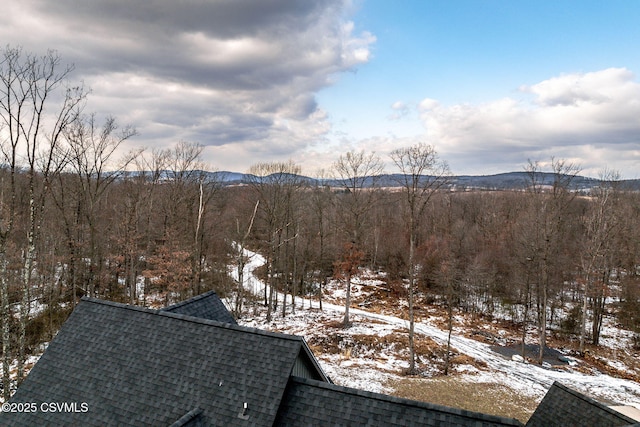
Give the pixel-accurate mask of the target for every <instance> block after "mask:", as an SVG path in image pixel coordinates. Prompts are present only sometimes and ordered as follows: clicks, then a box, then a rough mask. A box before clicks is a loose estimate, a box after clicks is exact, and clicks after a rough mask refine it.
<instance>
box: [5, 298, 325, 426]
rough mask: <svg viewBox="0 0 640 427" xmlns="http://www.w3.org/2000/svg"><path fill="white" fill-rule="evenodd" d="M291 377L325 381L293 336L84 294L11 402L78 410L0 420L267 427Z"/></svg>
mask: <svg viewBox="0 0 640 427" xmlns="http://www.w3.org/2000/svg"><path fill="white" fill-rule="evenodd" d="M316 368H317V369H316ZM292 373H294V374H296V375H300V374H301V373H302V374H303V375H308V376H310V377H313V378H315V379H318V380H327V378H326V377H325V376H324V374H323V373H322V371H321V370H320V368H319V367H318V366H317V363H316V362H315V359H314V358H313V356H312V355H311V352H310V350H309V349H308V347H307V345H306V344H305V342H304V340H303V339H302V338H300V337H296V336H292V335H285V334H278V333H271V332H265V331H261V330H258V329H253V328H246V327H241V326H236V325H230V324H224V323H221V322H215V321H211V320H206V319H198V318H195V317H190V316H185V315H182V314H176V313H172V312H167V311H156V310H149V309H144V308H139V307H134V306H127V305H124V304H118V303H113V302H106V301H101V300H96V299H88V298H85V299H83V300H82V301H81V302H80V304H78V306H77V307H76V308H75V310H74V311H73V313H72V314H71V316H70V317H69V319H68V320H67V322H66V323H65V324H64V325H63V327H62V328H61V330H60V332H59V333H58V335H57V336H56V337H55V339H54V340H53V341H52V342H51V344H50V345H49V347H48V348H47V351H45V353H44V354H43V355H42V357H41V358H40V360H39V361H38V363H37V364H36V365H35V366H34V367H33V369H32V370H31V372H30V374H29V376H28V377H27V378H26V380H25V381H24V382H23V383H22V385H21V386H20V387H19V389H18V391H17V392H16V394H15V395H14V396H13V397H12V399H11V402H15V403H18V402H35V403H36V405H37V406H38V407H39V405H41V403H43V402H69V403H73V402H76V403H77V407H78V408H79V411H78V412H56V413H51V412H43V411H42V410H38V411H36V412H35V413H2V414H0V424H3V425H15V426H22V425H24V426H34V425H86V426H90V425H96V426H109V425H165V426H169V425H172V424H174V423H175V425H183V426H197V425H207V426H213V425H225V426H249V425H252V426H256V425H257V426H260V425H261V426H271V425H273V423H274V420H275V417H276V414H277V411H278V408H279V405H280V401H281V398H282V395H283V393H284V391H285V388H286V386H287V382H288V379H289V376H290V375H291V374H292ZM82 403H86V408H87V410H86V411H84V412H83V411H82V410H81V409H82V406H81V404H82Z"/></svg>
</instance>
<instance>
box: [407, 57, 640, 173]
mask: <svg viewBox="0 0 640 427" xmlns="http://www.w3.org/2000/svg"><path fill="white" fill-rule="evenodd" d="M521 89H522V92H523V93H526V94H529V96H530V97H532V99H514V98H503V99H499V100H495V101H492V102H488V103H485V104H478V105H472V104H460V105H453V106H443V105H440V104H438V103H437V101H434V100H431V99H425V100H424V101H422V102H421V103H420V105H419V111H420V117H421V120H422V123H423V125H424V126H425V128H426V136H427V139H428V140H429V142H431V143H433V144H435V145H436V146H437V147H438V149H439V151H440V152H441V153H442V154H443V156H444V157H449V158H450V164H451V166H452V169H454V172H455V168H456V164H457V165H458V167H462V168H463V169H469V168H473V169H474V170H483V168H484V170H485V171H486V172H487V173H492V172H500V171H506V170H513V169H514V166H515V165H523V164H525V163H526V162H527V159H532V160H545V159H548V158H549V157H550V156H554V157H558V158H566V159H568V160H572V161H575V162H577V163H580V164H581V166H582V167H583V170H584V172H585V173H586V174H589V175H593V176H597V173H598V171H599V170H602V169H604V168H605V167H607V168H609V169H616V170H619V171H620V172H621V173H622V174H623V176H625V177H628V178H635V177H638V175H637V172H635V171H636V170H637V169H638V166H639V165H640V153H639V151H638V148H639V147H640V84H639V83H638V82H637V81H636V80H635V76H634V75H633V73H632V72H630V71H629V70H627V69H624V68H611V69H606V70H602V71H596V72H591V73H585V74H578V73H576V74H567V75H562V76H559V77H554V78H551V79H548V80H545V81H542V82H540V83H537V84H535V85H532V86H529V87H523V88H521Z"/></svg>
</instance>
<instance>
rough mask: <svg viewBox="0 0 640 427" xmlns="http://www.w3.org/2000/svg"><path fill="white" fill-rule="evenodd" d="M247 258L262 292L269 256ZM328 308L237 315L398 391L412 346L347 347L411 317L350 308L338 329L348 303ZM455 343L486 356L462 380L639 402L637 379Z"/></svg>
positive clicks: (307, 305)
mask: <svg viewBox="0 0 640 427" xmlns="http://www.w3.org/2000/svg"><path fill="white" fill-rule="evenodd" d="M246 255H247V259H248V262H247V264H246V266H245V271H244V277H245V278H246V279H247V280H249V282H250V283H251V287H250V288H251V290H252V291H253V292H256V291H258V292H260V293H262V292H263V291H264V286H265V284H264V283H262V282H261V281H260V280H259V279H258V278H257V277H255V276H254V275H253V274H252V272H253V270H254V269H255V268H257V267H259V266H261V265H262V264H263V263H264V262H265V261H264V259H263V257H262V256H261V255H260V254H257V253H254V252H250V251H246ZM232 274H236V276H235V277H236V279H237V272H232ZM359 291H360V287H359V286H358V284H357V283H356V285H355V286H354V287H353V288H352V292H353V293H352V296H353V295H357V294H358V292H359ZM327 293H329V292H327ZM258 295H259V294H258ZM332 297H337V295H332ZM282 298H283V297H282V295H281V294H280V295H279V296H278V299H279V300H280V301H282ZM280 307H281V305H280ZM322 307H323V311H320V310H319V307H318V301H316V300H313V301H311V300H309V299H302V298H296V311H295V314H293V313H291V308H290V307H289V308H288V309H287V310H288V312H287V315H286V317H282V315H281V313H280V312H278V313H274V316H273V321H272V322H271V323H270V324H265V320H264V315H263V314H261V313H260V312H259V311H257V310H259V309H258V308H254V310H256V311H254V313H255V314H256V316H254V318H244V319H239V322H240V324H245V325H248V326H253V327H258V328H267V329H270V330H274V331H281V332H286V333H291V334H296V335H302V336H304V337H305V338H306V339H307V341H308V342H309V344H310V346H311V347H312V349H313V350H314V352H315V353H316V356H317V357H318V359H319V360H320V361H321V363H322V368H323V369H324V370H325V371H326V372H327V374H328V375H329V376H330V377H331V378H332V379H333V380H334V381H335V382H337V383H339V384H341V385H346V386H350V387H355V388H360V389H365V390H369V391H376V392H391V391H392V390H389V389H388V387H387V386H386V384H388V383H389V380H390V379H392V378H398V377H399V376H400V375H401V372H402V370H403V369H406V367H407V366H408V363H407V362H406V359H407V358H408V357H407V352H406V349H402V348H399V347H398V345H397V340H393V339H389V340H387V339H379V340H378V341H380V342H383V343H385V342H386V343H387V344H388V345H386V346H384V345H383V346H382V347H380V346H374V347H373V348H375V351H370V348H371V347H369V349H359V348H358V346H357V345H355V343H354V345H353V346H350V345H349V336H351V337H354V336H358V337H362V336H364V335H371V336H374V337H377V338H383V337H388V336H391V335H395V336H396V337H399V336H400V334H403V335H406V334H407V330H408V321H407V320H405V319H402V318H399V317H397V316H394V315H389V314H382V313H377V312H372V311H368V310H366V309H362V308H353V307H352V308H351V309H350V313H351V316H352V319H351V320H352V322H353V324H354V326H352V327H351V328H348V329H342V330H340V331H338V329H339V325H338V324H339V322H340V321H341V320H342V315H343V314H344V306H343V305H339V304H332V303H329V302H323V305H322ZM280 310H281V308H280ZM327 324H329V325H330V327H331V325H334V326H335V328H334V329H335V330H334V331H333V332H334V333H337V334H343V336H342V339H341V341H340V343H339V346H338V350H339V351H337V352H336V351H335V349H334V351H333V352H326V351H323V348H322V345H315V344H314V343H317V342H319V343H320V344H322V339H321V338H324V339H326V337H327V336H328V335H329V334H328V331H327V330H326V327H327V326H326V325H327ZM323 328H324V329H323ZM415 331H416V335H417V337H419V336H421V338H430V339H432V340H434V341H436V342H437V343H439V344H446V341H447V334H448V332H447V331H445V330H442V329H440V328H439V327H438V326H436V324H435V321H434V319H432V318H430V317H429V318H421V319H417V321H416V324H415ZM625 334H626V332H625V331H620V330H618V329H617V328H611V329H608V330H607V334H606V335H607V337H610V338H607V339H606V340H604V345H608V344H610V345H612V348H614V349H616V346H615V343H619V342H620V339H621V338H622V337H623V335H625ZM451 345H452V347H453V348H454V349H455V350H456V352H457V353H461V354H464V355H466V356H468V357H469V358H471V359H475V360H476V361H480V366H476V364H472V363H470V364H464V363H462V364H458V365H457V366H455V370H457V371H458V372H460V373H459V377H458V378H460V379H461V380H464V381H468V382H474V383H494V384H502V385H504V386H506V387H509V388H511V389H512V390H514V392H516V393H520V394H526V395H530V396H532V397H535V398H538V399H541V398H542V397H543V396H544V394H545V393H546V391H547V389H548V388H549V387H550V386H551V384H552V383H553V382H554V381H559V382H561V383H562V384H564V385H566V386H568V387H571V388H573V389H575V390H578V391H580V392H582V393H584V394H587V395H590V396H592V397H594V398H596V399H598V400H600V401H603V402H605V403H611V404H614V403H615V404H622V405H639V404H640V384H638V383H637V382H635V381H631V380H627V379H621V378H615V377H612V376H610V375H607V374H605V373H602V372H599V371H598V370H596V369H583V371H585V370H586V371H589V373H584V372H580V370H578V369H577V366H571V365H573V363H572V364H571V365H564V366H562V367H555V366H553V367H552V366H544V367H543V366H539V365H536V364H529V363H523V362H518V361H514V360H511V359H510V358H507V357H505V356H502V355H501V354H499V353H497V352H496V351H494V350H492V349H491V345H490V344H487V343H484V342H480V341H477V340H474V339H470V338H467V337H464V336H462V335H460V334H459V333H456V331H455V330H454V334H453V335H452V337H451ZM614 351H615V350H614ZM620 351H623V350H620ZM419 356H420V355H419ZM576 364H577V365H580V364H581V362H580V361H576ZM610 365H611V366H612V367H613V368H616V369H618V370H621V371H625V370H629V368H628V367H627V366H625V365H621V364H620V362H615V361H611V362H610ZM636 374H637V372H636Z"/></svg>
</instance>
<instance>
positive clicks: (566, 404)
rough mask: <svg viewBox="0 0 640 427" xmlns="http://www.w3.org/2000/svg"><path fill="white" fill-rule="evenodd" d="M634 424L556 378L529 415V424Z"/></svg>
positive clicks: (532, 426)
mask: <svg viewBox="0 0 640 427" xmlns="http://www.w3.org/2000/svg"><path fill="white" fill-rule="evenodd" d="M634 423H637V422H636V421H635V420H633V419H631V418H629V417H627V416H625V415H623V414H621V413H619V412H616V411H614V410H613V409H611V408H608V407H607V406H605V405H603V404H602V403H599V402H597V401H595V400H594V399H592V398H590V397H588V396H585V395H584V394H581V393H578V392H577V391H575V390H572V389H570V388H568V387H566V386H564V385H562V384H560V383H559V382H557V381H556V382H554V383H553V384H552V385H551V388H550V389H549V391H547V394H546V395H545V396H544V398H543V399H542V402H540V405H538V407H537V408H536V410H535V412H534V413H533V415H532V416H531V418H529V421H528V422H527V427H538V426H539V427H553V426H559V427H560V426H611V427H614V426H627V425H631V424H634Z"/></svg>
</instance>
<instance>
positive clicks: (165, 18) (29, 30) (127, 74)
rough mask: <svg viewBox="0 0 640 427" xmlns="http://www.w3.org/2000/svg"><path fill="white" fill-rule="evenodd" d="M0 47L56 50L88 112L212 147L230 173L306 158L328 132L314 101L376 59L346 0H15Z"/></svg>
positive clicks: (156, 135)
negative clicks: (79, 86) (84, 91)
mask: <svg viewBox="0 0 640 427" xmlns="http://www.w3.org/2000/svg"><path fill="white" fill-rule="evenodd" d="M10 3H11V4H10V5H8V6H7V7H8V8H9V10H10V12H9V13H8V15H6V14H5V17H6V20H5V21H6V22H5V23H3V26H2V27H0V38H1V39H2V40H3V41H4V43H8V44H10V45H13V46H18V45H19V46H23V48H24V50H25V51H27V52H33V53H36V54H39V53H42V52H44V51H45V50H46V49H55V50H57V51H58V52H59V53H60V54H61V56H62V59H63V61H66V62H70V63H74V64H75V66H76V71H75V73H74V75H73V77H74V78H75V79H78V80H83V81H84V82H85V84H86V85H87V86H89V87H91V89H92V94H91V96H90V99H89V106H88V108H89V109H90V110H91V111H96V112H98V114H105V115H106V114H113V115H115V116H116V117H117V118H118V120H119V121H120V122H121V123H122V124H132V125H134V126H136V127H137V128H138V131H139V133H140V136H139V137H137V138H136V139H135V140H133V141H132V142H137V143H138V144H140V145H145V146H167V145H169V144H173V143H175V142H177V141H179V140H188V141H194V142H199V143H201V144H204V145H207V146H209V148H207V150H206V153H207V155H208V156H210V158H209V159H208V160H209V162H210V163H212V164H213V165H216V166H217V167H219V168H223V169H235V170H244V169H246V168H247V167H248V165H250V164H252V163H255V162H258V161H267V160H276V159H277V160H281V159H282V157H283V155H286V156H291V157H296V156H299V157H301V156H302V154H301V153H303V152H305V150H306V149H307V147H309V146H312V145H313V144H314V143H315V142H317V141H320V140H322V139H323V138H324V135H325V134H326V133H327V132H328V130H329V123H328V118H327V116H326V114H325V113H324V112H323V111H321V110H319V108H318V106H317V104H316V101H315V93H316V92H317V91H319V90H320V89H322V88H323V87H325V86H327V85H329V84H331V82H332V79H333V76H335V75H336V74H338V73H341V72H344V71H348V70H353V69H354V68H355V67H357V66H359V65H361V64H363V63H366V62H367V61H369V60H370V57H371V54H370V46H371V45H372V44H373V43H374V42H375V37H374V36H373V35H371V34H370V33H367V32H363V33H361V34H356V33H355V29H354V24H353V22H351V21H350V20H349V19H348V16H349V14H350V13H351V12H353V6H352V4H351V1H350V0H320V1H314V2H309V1H307V0H261V1H260V2H255V1H253V0H232V1H231V0H223V1H216V2H212V1H204V0H203V1H194V2H187V3H184V2H175V1H173V0H149V1H145V2H138V1H134V2H130V1H124V0H98V1H92V2H77V1H75V0H59V1H56V2H55V3H52V2H49V1H46V0H24V1H21V2H19V4H18V3H17V2H10Z"/></svg>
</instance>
